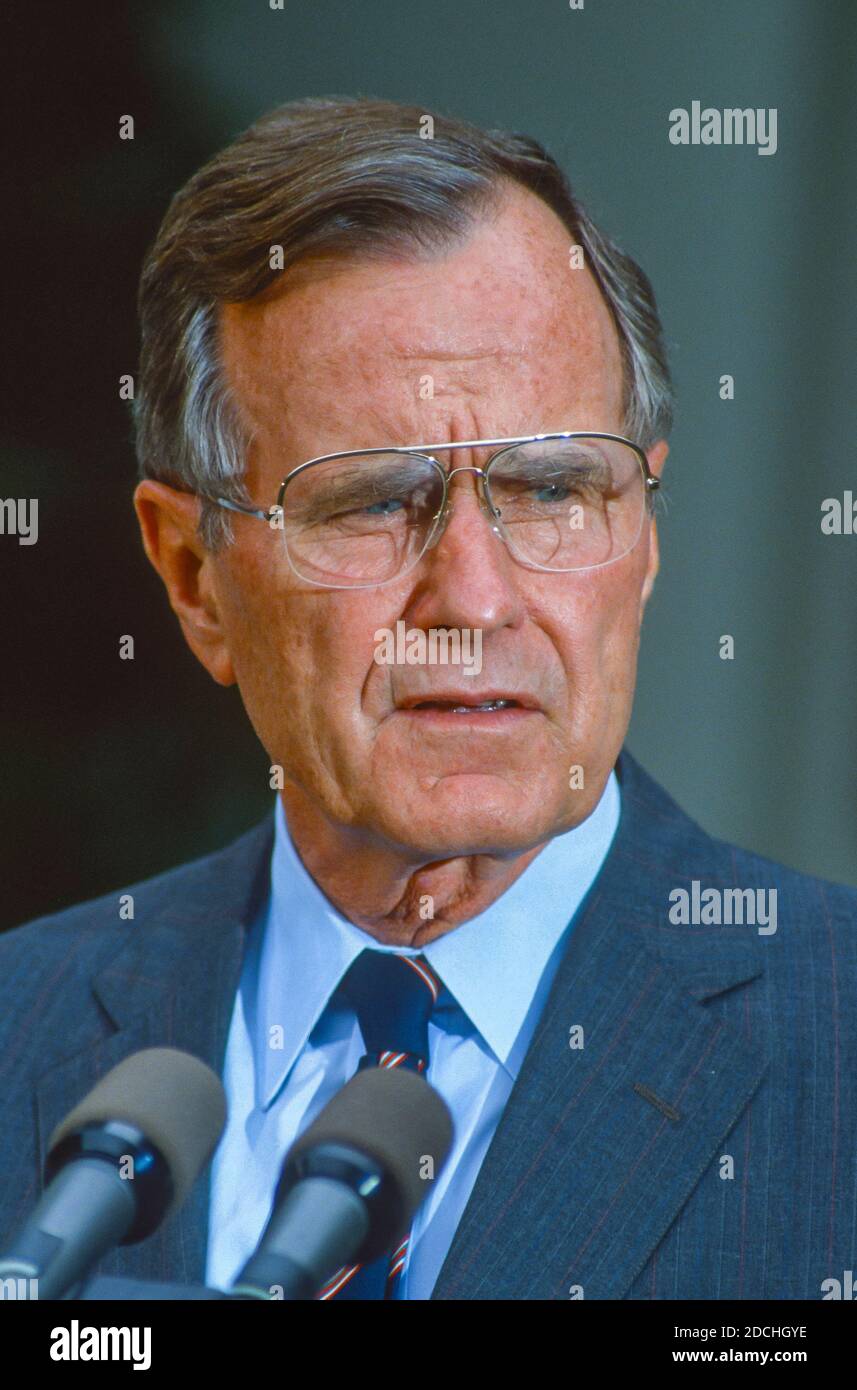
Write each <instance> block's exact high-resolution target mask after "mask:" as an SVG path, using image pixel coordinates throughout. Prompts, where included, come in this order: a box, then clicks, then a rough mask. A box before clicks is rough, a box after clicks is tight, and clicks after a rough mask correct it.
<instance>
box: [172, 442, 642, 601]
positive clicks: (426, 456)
mask: <svg viewBox="0 0 857 1390" xmlns="http://www.w3.org/2000/svg"><path fill="white" fill-rule="evenodd" d="M550 439H611V440H613V441H614V442H615V443H617V444H625V445H627V446H628V448H629V449H633V451H634V453H635V454H636V455H637V458H638V460H639V462H640V467H641V469H642V472H643V480H644V486H645V492H644V514H645V510H646V506H645V504H646V503H648V502H649V499H651V498H653V497H654V494H655V493H656V492H657V490H658V488H659V487H660V479H659V478H658V477H656V475H655V474H654V473H653V472H652V470H651V469H650V467H649V460H648V459H647V458H646V454H645V451H644V450H643V448H642V446H641V445H639V444H635V443H634V442H633V440H631V439H626V438H625V436H624V435H621V434H609V433H606V432H605V431H603V430H564V431H559V432H557V433H553V434H522V435H516V436H513V437H512V438H510V439H465V440H456V441H455V442H454V443H451V444H450V443H442V444H408V445H389V446H387V447H386V448H373V449H341V450H340V451H339V452H338V453H335V454H319V455H318V457H317V458H312V459H307V461H306V463H299V464H298V465H297V467H296V468H293V469H292V470H291V472H290V473H287V474H286V476H285V478H284V479H283V481H282V482H281V483H280V487H279V491H278V493H277V500H276V502H275V503H274V505H273V506H272V507H269V508H268V510H267V511H264V510H263V509H261V508H259V507H250V506H246V505H245V504H243V503H241V502H232V501H230V500H229V498H227V497H211V496H209V495H208V494H207V493H197V496H199V497H206V499H207V500H208V501H209V502H214V503H216V504H217V506H218V507H224V508H225V509H226V510H227V511H230V512H239V513H240V514H242V515H243V516H252V517H257V518H258V519H259V520H260V521H266V522H267V523H268V525H270V524H271V522H272V521H273V520H274V519H275V518H276V517H277V515H278V514H280V513H282V512H283V498H284V496H285V492H286V487H287V486H288V484H289V482H290V481H291V480H292V478H296V477H297V475H298V474H299V473H303V472H304V471H305V469H307V468H312V467H313V466H314V465H315V464H317V463H331V462H333V461H334V460H336V459H345V458H355V457H358V456H360V457H363V456H365V455H367V454H402V455H413V456H415V457H417V458H421V459H423V460H424V461H426V462H428V463H431V464H434V466H435V468H437V469H438V471H439V472H440V475H441V478H442V481H443V496H442V498H441V503H440V507H439V508H438V510H437V512H436V513H435V515H434V517H433V518H432V525H431V527H430V529H429V532H428V534H427V536H426V540H425V543H424V545H423V548H422V550H421V551H420V553H419V555H417V556H416V558H415V559H414V560H412V561H411V563H410V564H409V565H407V566H406V567H405V568H404V569H401V570H399V571H398V572H397V573H396V574H394V575H392V576H391V577H390V578H389V579H381V580H378V581H369V582H368V583H365V584H324V583H322V581H321V580H318V579H309V578H308V577H307V576H306V575H304V574H301V572H300V570H298V569H296V568H295V565H294V562H293V560H292V557H291V555H290V553H289V544H288V541H287V540H286V538H285V532H284V534H283V540H284V543H285V549H286V558H287V559H288V562H289V565H290V567H291V568H292V570H294V573H295V574H296V575H297V576H298V578H299V579H302V580H303V581H304V582H305V583H307V584H314V585H315V586H316V587H317V588H320V589H379V588H382V587H383V586H384V585H385V584H392V583H393V582H394V580H396V579H401V577H402V575H404V574H407V573H408V572H409V571H410V570H412V569H413V568H414V567H415V566H416V565H418V564H419V562H420V560H421V559H422V557H423V556H424V555H425V554H426V552H427V551H428V550H431V548H432V547H433V546H434V545H436V544H437V542H438V540H439V539H440V537H441V535H442V534H443V531H444V529H445V527H446V522H447V521H448V520H449V515H450V512H451V508H450V507H449V484H450V480H451V479H452V478H454V477H455V474H456V473H476V474H478V476H479V477H480V478H481V480H482V481H481V487H480V491H481V495H482V504H483V510H485V509H486V508H487V512H488V516H489V518H490V522H491V529H492V531H494V532H495V533H496V535H498V536H499V537H500V539H501V540H502V541H503V543H504V544H505V545H506V546H507V548H508V549H509V551H510V553H511V554H512V555H513V556H514V558H515V560H516V561H517V562H518V564H521V565H523V566H524V567H525V568H527V569H537V570H543V571H544V572H545V573H547V574H580V573H582V572H583V571H585V570H592V569H601V568H602V567H603V566H605V565H612V564H614V563H615V561H616V560H621V559H622V556H621V555H614V556H612V557H611V558H610V559H609V560H601V561H599V562H598V564H595V565H580V566H576V567H575V568H573V569H566V570H563V569H559V570H558V569H553V568H551V567H550V566H549V565H540V564H538V563H537V562H536V561H534V560H522V559H521V557H520V556H519V555H517V554H516V552H515V547H514V544H513V542H512V541H511V540H510V539H509V537H508V536H507V535H506V534H505V532H504V529H503V528H502V526H499V525H498V524H497V523H498V522H499V521H500V517H499V516H498V515H497V513H496V510H495V508H494V507H493V505H492V503H491V496H490V492H489V491H487V490H486V489H487V485H488V482H489V479H488V474H489V472H490V469H491V465H492V464H493V463H494V461H495V460H496V459H498V458H502V456H503V454H505V453H506V452H507V451H508V450H509V449H512V448H515V447H516V446H517V445H519V444H535V443H537V442H539V441H541V440H550ZM498 446H499V447H498ZM483 448H494V449H495V452H494V453H493V454H492V455H491V457H490V458H489V459H488V462H487V463H486V464H485V467H484V468H476V467H466V468H452V469H450V470H449V472H447V470H446V469H445V468H444V467H443V465H442V464H441V463H440V461H439V460H438V459H436V458H435V457H434V453H435V452H437V453H446V452H449V451H451V450H453V449H483ZM641 528H642V522H641ZM639 534H640V533H639V532H638V533H637V539H636V540H635V541H634V544H633V545H632V546H630V547H629V550H627V551H624V552H623V553H624V554H625V555H627V554H628V553H629V551H630V550H633V548H634V545H636V543H637V540H639Z"/></svg>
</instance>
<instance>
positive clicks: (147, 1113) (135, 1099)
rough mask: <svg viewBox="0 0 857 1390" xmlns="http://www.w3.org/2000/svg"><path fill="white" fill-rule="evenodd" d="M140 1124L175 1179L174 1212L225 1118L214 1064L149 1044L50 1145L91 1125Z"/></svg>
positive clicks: (87, 1100) (96, 1090)
mask: <svg viewBox="0 0 857 1390" xmlns="http://www.w3.org/2000/svg"><path fill="white" fill-rule="evenodd" d="M109 1120H123V1121H125V1123H126V1124H132V1125H136V1126H137V1128H138V1129H140V1130H142V1131H143V1133H144V1134H145V1136H146V1138H147V1139H149V1140H150V1141H151V1142H152V1143H153V1144H155V1145H156V1146H157V1148H158V1149H159V1150H160V1152H161V1153H162V1154H163V1156H164V1158H165V1159H166V1161H167V1163H168V1165H169V1169H170V1174H171V1177H172V1181H173V1189H174V1196H173V1201H172V1204H171V1206H170V1208H169V1210H170V1211H176V1210H177V1209H178V1207H180V1206H181V1204H182V1202H183V1201H184V1199H185V1197H186V1196H187V1194H188V1191H189V1190H190V1188H191V1187H192V1186H193V1184H194V1183H195V1182H196V1179H197V1177H198V1176H199V1173H200V1171H201V1170H202V1168H203V1166H204V1165H205V1163H206V1162H207V1161H208V1159H209V1158H210V1157H211V1155H212V1153H213V1152H214V1150H215V1148H216V1146H217V1143H218V1140H219V1139H220V1136H221V1134H222V1133H223V1127H224V1125H225V1123H226V1096H225V1094H224V1091H223V1087H222V1085H221V1084H220V1080H219V1078H218V1077H217V1076H215V1074H214V1072H213V1071H212V1070H211V1068H210V1067H208V1066H206V1064H205V1063H204V1062H201V1061H200V1060H199V1058H198V1057H193V1056H191V1054H190V1053H189V1052H180V1051H179V1050H178V1049H177V1048H173V1047H148V1048H144V1049H143V1050H142V1051H141V1052H135V1053H133V1054H132V1055H131V1056H130V1057H126V1058H125V1059H124V1061H122V1062H120V1063H119V1064H118V1065H117V1066H115V1067H113V1069H112V1070H111V1071H109V1072H108V1073H107V1075H106V1076H103V1077H102V1078H101V1080H100V1081H99V1082H98V1085H97V1086H95V1087H93V1089H92V1090H91V1091H90V1092H89V1094H88V1095H86V1096H84V1098H83V1100H82V1101H80V1103H79V1104H78V1105H76V1106H75V1107H74V1109H73V1110H72V1111H71V1112H70V1113H69V1114H68V1115H66V1117H65V1119H64V1120H62V1121H61V1123H60V1124H59V1125H57V1128H56V1129H55V1130H54V1132H53V1134H52V1135H51V1138H50V1142H49V1144H48V1150H49V1151H50V1150H52V1149H54V1148H55V1147H56V1145H57V1144H59V1143H60V1142H61V1141H62V1140H63V1139H65V1138H66V1137H67V1136H68V1135H69V1134H73V1133H74V1132H75V1131H78V1130H81V1129H83V1128H85V1127H86V1126H88V1125H92V1124H99V1123H105V1122H107V1121H109Z"/></svg>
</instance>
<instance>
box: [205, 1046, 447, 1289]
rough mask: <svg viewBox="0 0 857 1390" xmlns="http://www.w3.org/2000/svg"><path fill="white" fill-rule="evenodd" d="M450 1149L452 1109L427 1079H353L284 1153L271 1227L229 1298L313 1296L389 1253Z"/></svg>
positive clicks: (375, 1075) (409, 1075)
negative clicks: (343, 1270) (344, 1272)
mask: <svg viewBox="0 0 857 1390" xmlns="http://www.w3.org/2000/svg"><path fill="white" fill-rule="evenodd" d="M451 1143H452V1118H451V1116H450V1113H449V1110H448V1109H447V1107H446V1104H445V1102H444V1101H443V1100H442V1099H441V1097H440V1096H439V1095H438V1093H437V1091H435V1090H433V1089H432V1087H431V1086H429V1084H428V1082H427V1081H426V1080H425V1079H424V1077H422V1076H419V1075H418V1074H417V1073H416V1072H412V1071H402V1070H397V1069H394V1068H393V1069H391V1068H384V1067H371V1068H369V1069H367V1070H365V1071H360V1072H358V1073H357V1075H356V1076H353V1077H352V1078H351V1080H350V1081H349V1082H348V1084H347V1085H346V1086H344V1087H343V1089H342V1090H341V1091H339V1092H338V1093H337V1095H335V1096H334V1098H333V1100H332V1101H330V1103H329V1104H328V1105H326V1106H325V1108H324V1110H322V1112H321V1114H320V1115H319V1116H318V1118H317V1119H316V1120H315V1121H314V1122H313V1124H311V1125H310V1126H309V1128H308V1129H307V1131H306V1133H304V1134H302V1135H301V1136H300V1138H299V1139H297V1140H296V1141H295V1143H294V1144H293V1145H292V1147H291V1149H290V1150H289V1152H288V1154H287V1155H286V1158H285V1161H284V1163H283V1168H282V1173H281V1175H280V1181H279V1183H278V1185H277V1191H276V1194H275V1196H274V1205H273V1211H272V1213H271V1216H270V1218H269V1220H268V1224H267V1226H266V1227H265V1230H264V1233H263V1235H262V1238H261V1240H260V1241H259V1244H258V1246H257V1248H256V1251H255V1253H254V1254H253V1255H251V1256H250V1259H249V1260H248V1261H247V1263H246V1264H245V1266H244V1268H243V1269H242V1271H241V1273H240V1274H239V1276H238V1278H237V1280H236V1281H235V1284H234V1285H233V1288H232V1290H231V1291H230V1295H229V1296H230V1297H231V1298H261V1299H271V1298H275V1297H276V1298H280V1297H282V1298H284V1299H311V1298H313V1296H314V1295H315V1293H316V1292H317V1290H318V1289H319V1288H321V1286H322V1284H324V1283H325V1281H326V1280H327V1279H329V1278H330V1276H331V1275H332V1274H335V1273H336V1271H337V1270H338V1269H339V1268H340V1267H341V1266H342V1265H345V1264H358V1263H359V1264H364V1263H368V1262H369V1261H371V1260H375V1259H377V1258H378V1257H379V1256H380V1255H383V1254H384V1253H385V1251H388V1250H390V1249H392V1247H393V1245H394V1243H395V1241H396V1239H397V1238H398V1237H401V1235H402V1234H403V1233H404V1232H405V1231H406V1230H407V1228H408V1226H409V1225H410V1221H411V1217H412V1216H413V1214H414V1212H415V1211H416V1209H417V1207H418V1206H419V1205H420V1203H421V1202H422V1200H423V1198H424V1197H425V1195H426V1179H427V1178H433V1177H435V1176H436V1174H437V1173H439V1172H440V1169H441V1168H442V1166H443V1164H444V1162H445V1161H446V1156H447V1154H448V1153H449V1149H450V1145H451ZM275 1291H276V1292H275Z"/></svg>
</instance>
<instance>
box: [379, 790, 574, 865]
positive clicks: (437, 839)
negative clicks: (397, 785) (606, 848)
mask: <svg viewBox="0 0 857 1390" xmlns="http://www.w3.org/2000/svg"><path fill="white" fill-rule="evenodd" d="M465 782H466V783H467V785H466V786H464V785H461V784H462V783H465ZM390 805H392V806H394V807H395V808H396V815H395V816H394V817H390V816H389V814H387V815H385V816H384V817H383V819H384V821H385V822H386V823H387V826H388V833H389V832H391V838H393V839H395V840H396V841H398V842H399V843H400V844H403V845H407V846H408V848H411V849H415V850H417V851H419V852H420V853H421V854H425V855H428V856H430V857H431V858H432V859H452V858H455V857H456V856H458V855H466V854H516V853H523V852H524V851H525V850H528V849H531V848H532V847H533V846H534V845H537V844H541V843H542V841H543V840H546V839H549V838H550V837H551V836H552V835H554V834H556V832H557V830H558V829H559V822H560V819H561V807H560V805H559V804H557V805H556V806H554V804H553V798H552V797H551V796H550V795H549V794H548V793H547V792H546V791H545V794H544V795H541V796H540V795H539V794H538V790H534V789H533V787H532V786H530V787H528V788H527V789H526V791H525V790H524V789H523V788H522V787H517V786H514V785H512V786H510V785H509V784H508V783H503V782H502V781H501V780H500V779H498V778H497V777H482V776H468V777H467V778H463V777H455V778H452V777H448V778H444V779H443V780H442V781H441V782H438V783H437V785H436V786H435V787H433V788H432V789H431V790H428V791H426V790H423V789H414V790H413V791H412V793H411V795H410V796H409V795H408V794H407V791H405V789H403V788H401V789H400V790H399V792H398V795H397V796H396V798H395V799H394V800H392V801H391V803H390Z"/></svg>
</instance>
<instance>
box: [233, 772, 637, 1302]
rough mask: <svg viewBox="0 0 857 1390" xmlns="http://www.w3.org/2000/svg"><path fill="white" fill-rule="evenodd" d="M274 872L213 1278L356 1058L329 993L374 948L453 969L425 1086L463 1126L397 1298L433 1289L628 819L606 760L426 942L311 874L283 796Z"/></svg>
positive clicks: (259, 1219)
mask: <svg viewBox="0 0 857 1390" xmlns="http://www.w3.org/2000/svg"><path fill="white" fill-rule="evenodd" d="M274 814H275V839H274V850H273V854H272V857H271V887H270V892H269V895H268V898H267V901H266V902H265V903H264V904H263V906H262V908H261V911H260V913H259V915H258V917H257V919H256V921H255V922H254V923H253V925H252V927H251V930H250V934H249V939H248V946H247V952H246V955H245V960H244V965H243V968H242V974H241V980H240V984H239V988H238V991H237V993H236V997H235V1006H234V1009H233V1014H232V1020H231V1024H230V1028H229V1035H228V1039H227V1045H226V1056H225V1062H224V1072H223V1084H224V1087H225V1089H226V1097H227V1102H228V1107H229V1118H228V1121H227V1125H226V1130H225V1132H224V1135H223V1139H222V1141H221V1143H220V1147H219V1148H218V1150H217V1153H216V1155H215V1157H214V1161H213V1164H212V1175H211V1199H210V1207H209V1239H208V1250H207V1263H206V1283H207V1284H209V1285H210V1286H211V1287H213V1288H219V1289H228V1288H230V1287H231V1285H232V1283H233V1281H234V1279H235V1277H236V1275H237V1274H238V1272H239V1271H240V1269H241V1268H242V1266H243V1265H244V1263H245V1261H246V1260H247V1258H248V1257H249V1256H250V1255H251V1254H252V1252H253V1250H254V1249H255V1248H256V1245H257V1243H258V1241H259V1237H260V1236H261V1234H262V1231H263V1230H264V1228H265V1224H266V1222H267V1220H268V1217H269V1215H270V1211H271V1204H272V1201H273V1195H274V1189H275V1187H276V1184H277V1179H278V1177H279V1173H280V1167H281V1165H282V1161H283V1157H284V1155H285V1153H286V1151H287V1150H288V1148H289V1146H290V1145H291V1144H292V1142H293V1140H294V1139H295V1138H296V1137H297V1135H298V1134H299V1133H301V1132H302V1131H303V1130H304V1129H306V1127H307V1125H309V1124H310V1123H311V1122H312V1121H313V1120H314V1119H315V1117H316V1115H317V1114H318V1113H319V1111H320V1110H321V1109H322V1108H323V1107H324V1106H325V1105H326V1104H327V1102H328V1101H329V1100H330V1099H331V1098H332V1097H333V1096H334V1095H335V1094H336V1092H337V1091H338V1090H340V1088H341V1087H342V1086H344V1085H345V1083H346V1081H348V1080H349V1079H350V1078H351V1076H353V1074H354V1072H355V1071H356V1069H357V1064H358V1062H359V1060H360V1058H361V1056H362V1055H363V1052H364V1050H365V1049H364V1047H363V1042H362V1039H361V1036H360V1030H359V1028H358V1025H357V1019H356V1017H355V1015H354V1013H353V1011H351V1010H350V1009H347V1008H345V1007H339V1006H338V1001H336V1003H335V1005H334V1004H330V1006H329V1007H328V1005H329V1001H330V999H331V995H332V994H333V993H334V991H335V990H336V988H337V986H338V985H339V982H340V980H341V979H342V977H343V975H344V974H345V972H346V971H347V969H348V967H349V966H350V965H351V963H352V961H353V960H354V959H355V958H356V956H357V955H359V953H360V952H361V951H362V950H364V949H365V948H366V947H369V948H371V949H373V950H402V949H404V954H407V955H420V954H422V955H424V956H425V958H426V960H428V961H429V962H430V964H431V967H432V969H433V970H434V971H435V973H436V974H437V975H439V976H440V978H441V980H442V981H443V984H444V989H443V990H442V991H441V994H440V997H439V999H438V1003H437V1005H436V1007H435V1011H434V1013H433V1015H432V1020H431V1022H430V1024H429V1065H428V1070H427V1072H426V1076H427V1079H428V1081H429V1083H430V1085H432V1086H434V1087H435V1088H436V1089H437V1090H438V1091H439V1092H440V1094H441V1095H442V1096H443V1098H444V1100H445V1101H446V1103H447V1105H448V1106H449V1108H450V1110H451V1112H452V1118H453V1123H454V1127H455V1138H454V1141H453V1146H452V1149H451V1151H450V1155H449V1158H448V1160H447V1162H446V1165H445V1167H444V1168H443V1169H442V1171H441V1172H440V1174H439V1175H438V1176H437V1177H436V1178H435V1180H434V1182H433V1184H432V1186H431V1190H430V1192H429V1195H428V1197H427V1199H426V1201H425V1202H424V1203H423V1205H422V1206H421V1207H420V1209H419V1211H418V1212H417V1215H416V1217H415V1219H414V1224H413V1226H412V1229H411V1239H410V1243H409V1247H408V1257H407V1263H406V1265H405V1268H404V1270H403V1272H402V1277H401V1279H400V1281H399V1287H398V1297H400V1298H407V1299H421V1298H428V1297H429V1296H430V1294H431V1291H432V1289H433V1287H434V1284H435V1281H436V1279H437V1276H438V1274H439V1273H440V1267H441V1265H442V1264H443V1261H444V1258H445V1256H446V1253H447V1251H448V1249H449V1246H450V1244H451V1243H452V1237H453V1235H454V1234H455V1229H456V1227H457V1225H458V1223H459V1221H460V1219H461V1216H462V1213H463V1211H464V1208H465V1206H466V1204H467V1200H468V1198H469V1196H470V1193H471V1190H472V1188H473V1184H474V1182H475V1181H476V1176H477V1174H478V1172H479V1168H480V1166H481V1164H482V1160H483V1158H484V1157H485V1154H486V1152H487V1150H488V1146H489V1144H490V1142H491V1139H492V1137H493V1134H494V1131H495V1129H496V1127H497V1124H498V1121H499V1119H500V1116H501V1114H502V1111H503V1107H504V1106H505V1104H506V1101H507V1099H508V1097H509V1093H510V1091H511V1089H512V1086H513V1084H514V1081H515V1079H516V1077H517V1075H518V1071H519V1069H520V1066H521V1062H522V1061H523V1058H524V1054H525V1053H526V1051H527V1048H528V1046H529V1044H530V1041H531V1039H532V1036H533V1033H534V1031H535V1028H536V1024H537V1023H538V1019H539V1016H540V1014H541V1012H542V1009H543V1007H544V1004H545V1001H546V999H547V995H548V992H549V990H550V987H551V984H552V982H553V978H554V975H555V973H556V968H557V966H558V964H559V961H560V959H561V957H562V954H563V950H564V947H565V945H566V942H567V931H568V928H569V926H570V923H571V919H572V917H573V916H574V914H575V912H576V911H577V908H578V907H579V906H580V903H581V902H582V900H583V898H584V897H585V896H586V893H587V892H588V890H589V888H590V887H591V885H592V883H593V881H594V879H595V877H596V875H597V874H598V871H599V869H600V868H601V865H602V864H603V862H604V859H605V857H606V855H607V851H608V850H609V848H610V845H611V843H612V840H613V836H614V834H615V832H616V828H617V826H618V824H619V814H620V792H619V784H618V781H617V779H616V774H615V772H611V774H610V777H609V779H608V781H607V785H606V787H605V789H604V792H603V794H602V797H601V800H600V801H599V803H598V805H597V806H596V808H595V810H594V811H593V812H592V814H591V816H589V817H588V819H587V820H586V821H584V822H583V824H582V825H579V826H576V827H575V828H574V829H573V830H569V831H566V833H565V834H563V835H558V836H556V837H555V838H554V839H553V840H551V841H550V842H549V843H548V844H547V845H546V846H545V848H544V849H543V850H542V851H541V852H540V853H539V854H537V855H536V857H535V859H534V860H533V861H532V863H531V864H530V865H528V867H527V868H526V869H525V870H524V872H523V873H522V874H521V875H520V877H519V878H518V879H516V880H515V882H514V883H513V884H512V886H511V887H510V888H509V889H508V890H507V891H506V892H505V893H504V894H502V896H501V897H500V898H498V899H497V901H496V902H494V903H492V904H491V906H490V907H489V908H488V909H487V910H486V911H485V912H482V913H480V914H479V916H478V917H473V918H471V919H470V921H468V922H464V923H463V924H462V925H461V926H459V927H456V928H455V929H454V930H453V931H450V932H447V934H446V935H445V936H442V937H440V938H439V939H438V940H437V941H432V942H431V943H430V944H429V945H428V946H425V947H423V948H422V950H421V951H420V950H419V949H413V948H400V947H384V946H382V945H380V944H379V943H378V942H377V941H375V939H374V938H373V937H371V936H370V935H369V934H368V933H367V932H365V931H363V930H362V929H361V928H360V927H356V926H354V924H353V923H351V922H349V921H348V920H347V919H346V918H345V917H343V916H342V914H341V913H340V912H338V911H337V910H336V908H335V907H333V906H332V904H331V903H330V902H329V901H328V899H327V898H326V897H325V896H324V894H323V893H322V891H321V889H320V888H319V887H318V885H317V884H316V883H315V881H314V879H312V878H311V877H310V875H309V874H308V873H307V870H306V869H305V868H304V866H303V863H302V861H301V859H300V857H299V856H298V853H297V851H296V850H295V847H294V845H293V844H292V840H291V837H290V835H289V832H288V827H287V825H286V819H285V815H284V812H283V807H282V802H281V801H280V799H279V797H278V798H277V802H276V807H275V813H274Z"/></svg>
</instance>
